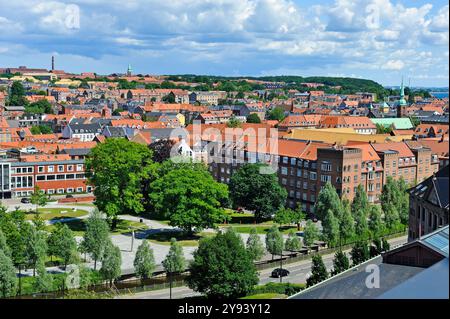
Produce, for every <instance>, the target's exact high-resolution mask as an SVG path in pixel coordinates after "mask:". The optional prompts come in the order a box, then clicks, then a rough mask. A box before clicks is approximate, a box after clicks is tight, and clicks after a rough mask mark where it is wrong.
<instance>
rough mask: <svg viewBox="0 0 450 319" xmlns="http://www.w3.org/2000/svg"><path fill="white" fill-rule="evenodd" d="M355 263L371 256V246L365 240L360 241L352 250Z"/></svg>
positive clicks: (351, 253)
mask: <svg viewBox="0 0 450 319" xmlns="http://www.w3.org/2000/svg"><path fill="white" fill-rule="evenodd" d="M350 256H352V263H353V265H359V264H360V263H363V262H365V261H366V260H367V259H369V258H370V252H369V247H368V245H367V243H366V242H365V241H358V242H356V244H355V245H354V246H353V248H352V250H351V251H350Z"/></svg>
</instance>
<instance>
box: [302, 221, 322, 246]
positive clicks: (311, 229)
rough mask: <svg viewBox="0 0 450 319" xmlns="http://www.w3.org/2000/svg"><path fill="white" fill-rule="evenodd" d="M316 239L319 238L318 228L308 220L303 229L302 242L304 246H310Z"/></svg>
mask: <svg viewBox="0 0 450 319" xmlns="http://www.w3.org/2000/svg"><path fill="white" fill-rule="evenodd" d="M317 239H319V230H318V229H317V226H316V225H315V224H314V223H313V222H312V221H311V220H308V221H307V222H306V226H305V229H304V231H303V244H304V245H305V246H311V245H312V244H314V241H315V240H317Z"/></svg>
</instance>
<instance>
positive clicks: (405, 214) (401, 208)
mask: <svg viewBox="0 0 450 319" xmlns="http://www.w3.org/2000/svg"><path fill="white" fill-rule="evenodd" d="M397 185H398V191H399V200H398V202H397V205H396V206H397V211H398V214H399V219H400V223H402V224H403V225H408V222H409V193H408V188H409V187H408V184H407V183H406V182H405V180H404V179H403V176H401V177H400V179H399V180H398V181H397Z"/></svg>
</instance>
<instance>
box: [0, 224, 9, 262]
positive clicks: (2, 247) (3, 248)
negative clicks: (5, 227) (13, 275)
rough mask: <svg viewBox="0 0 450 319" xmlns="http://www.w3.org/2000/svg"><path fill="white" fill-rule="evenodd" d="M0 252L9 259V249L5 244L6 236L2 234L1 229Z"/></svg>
mask: <svg viewBox="0 0 450 319" xmlns="http://www.w3.org/2000/svg"><path fill="white" fill-rule="evenodd" d="M0 250H1V251H3V253H4V254H5V255H6V256H8V257H9V258H11V249H10V248H9V246H8V244H7V243H6V236H5V235H4V234H3V231H2V230H1V229H0Z"/></svg>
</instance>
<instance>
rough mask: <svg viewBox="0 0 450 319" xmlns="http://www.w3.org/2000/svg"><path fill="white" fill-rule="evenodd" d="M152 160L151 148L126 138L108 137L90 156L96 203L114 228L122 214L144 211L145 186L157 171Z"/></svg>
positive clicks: (89, 176)
mask: <svg viewBox="0 0 450 319" xmlns="http://www.w3.org/2000/svg"><path fill="white" fill-rule="evenodd" d="M152 163H153V161H152V152H151V151H150V150H149V149H148V147H146V146H145V145H141V144H137V143H133V142H129V141H128V140H126V139H123V138H109V139H107V140H106V141H105V142H104V143H100V144H98V145H97V146H96V147H94V148H93V149H92V150H91V153H90V155H89V156H88V157H87V158H86V172H87V175H88V178H89V182H90V183H91V184H92V185H94V186H95V187H94V195H95V204H96V205H97V207H98V209H99V210H100V211H102V212H105V213H106V215H107V217H108V219H109V220H110V221H111V223H112V228H113V229H115V227H116V224H117V216H118V215H120V214H126V213H131V214H138V213H141V212H143V211H144V204H145V203H143V198H144V197H143V185H144V181H145V180H146V179H148V178H150V176H151V175H152V172H153V171H154V165H152ZM94 172H95V174H93V173H94Z"/></svg>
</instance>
